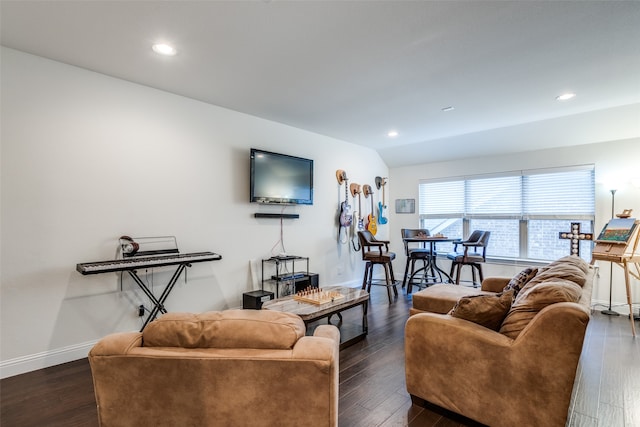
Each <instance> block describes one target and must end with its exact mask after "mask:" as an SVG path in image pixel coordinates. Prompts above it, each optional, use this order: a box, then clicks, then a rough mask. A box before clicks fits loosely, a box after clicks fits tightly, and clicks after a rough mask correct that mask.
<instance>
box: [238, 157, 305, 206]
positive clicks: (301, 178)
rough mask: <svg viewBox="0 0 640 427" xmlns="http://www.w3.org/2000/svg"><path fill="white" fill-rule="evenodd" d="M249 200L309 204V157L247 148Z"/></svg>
mask: <svg viewBox="0 0 640 427" xmlns="http://www.w3.org/2000/svg"><path fill="white" fill-rule="evenodd" d="M250 194H251V202H255V203H270V204H289V205H312V204H313V160H310V159H303V158H302V157H294V156H289V155H286V154H278V153H272V152H270V151H264V150H259V149H257V148H252V149H251V189H250Z"/></svg>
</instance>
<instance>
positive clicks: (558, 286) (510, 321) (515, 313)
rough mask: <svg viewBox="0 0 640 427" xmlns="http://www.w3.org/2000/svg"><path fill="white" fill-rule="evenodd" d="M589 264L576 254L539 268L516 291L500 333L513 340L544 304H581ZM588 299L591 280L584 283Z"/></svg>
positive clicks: (545, 305) (590, 278)
mask: <svg viewBox="0 0 640 427" xmlns="http://www.w3.org/2000/svg"><path fill="white" fill-rule="evenodd" d="M592 276H593V274H592V271H590V267H589V264H587V263H586V262H585V261H584V260H583V259H582V258H579V257H577V256H566V257H564V258H560V259H559V260H556V261H553V262H551V263H550V264H547V265H546V266H544V267H541V268H540V269H538V273H537V274H536V276H535V277H534V278H533V279H531V280H530V281H529V282H528V283H527V284H526V285H525V286H524V288H522V290H521V291H520V292H519V293H518V295H517V296H516V298H515V300H514V301H513V303H512V305H511V309H510V310H509V313H508V314H507V316H506V317H505V319H504V320H503V322H502V326H501V327H500V333H501V334H504V335H506V336H508V337H510V338H513V339H515V338H516V337H518V335H519V334H520V332H522V330H523V329H524V328H525V327H526V326H527V325H528V324H529V322H530V321H531V320H532V319H533V318H534V317H535V316H536V315H537V314H538V313H539V312H540V311H541V310H542V309H543V308H545V307H547V306H549V305H551V304H555V303H559V302H573V303H580V304H583V303H584V302H585V301H586V300H587V298H586V297H584V298H583V293H584V292H583V291H584V289H583V287H584V286H585V284H587V281H588V280H593V277H592ZM587 288H588V289H587V293H588V300H589V301H590V298H591V283H588V284H587Z"/></svg>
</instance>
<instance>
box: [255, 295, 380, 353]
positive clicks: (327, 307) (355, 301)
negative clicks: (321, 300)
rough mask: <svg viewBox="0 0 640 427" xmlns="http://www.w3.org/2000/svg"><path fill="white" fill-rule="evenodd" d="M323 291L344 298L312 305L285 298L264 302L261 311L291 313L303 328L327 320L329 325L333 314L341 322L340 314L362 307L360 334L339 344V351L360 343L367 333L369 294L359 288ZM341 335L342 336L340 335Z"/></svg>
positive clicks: (291, 296) (291, 297)
mask: <svg viewBox="0 0 640 427" xmlns="http://www.w3.org/2000/svg"><path fill="white" fill-rule="evenodd" d="M322 289H323V290H325V291H337V292H340V293H341V294H342V295H344V296H345V298H344V299H341V300H340V301H336V302H329V303H326V304H320V305H316V304H312V303H307V302H300V301H296V300H294V298H293V295H289V296H287V297H283V298H278V299H274V300H271V301H266V302H265V303H264V304H262V309H263V310H275V311H283V312H287V313H293V314H297V315H298V316H300V318H301V319H302V320H303V321H304V324H305V326H307V327H308V326H309V324H311V323H313V322H315V321H317V320H320V319H323V318H325V317H326V318H327V322H328V323H330V320H331V316H333V315H334V314H335V315H337V316H338V318H339V319H340V322H342V314H341V313H342V312H343V311H345V310H348V309H350V308H353V307H357V306H359V305H361V306H362V332H361V333H360V334H358V335H355V336H353V337H350V338H347V339H345V340H344V341H342V338H343V337H342V336H341V342H340V349H341V350H342V349H343V348H345V347H348V346H350V345H353V344H355V343H356V342H358V341H362V340H363V339H364V338H365V337H366V336H367V333H368V332H369V325H368V322H367V310H368V307H369V293H368V292H367V291H365V290H362V289H359V288H348V287H344V286H329V287H323V288H322ZM341 335H342V334H341Z"/></svg>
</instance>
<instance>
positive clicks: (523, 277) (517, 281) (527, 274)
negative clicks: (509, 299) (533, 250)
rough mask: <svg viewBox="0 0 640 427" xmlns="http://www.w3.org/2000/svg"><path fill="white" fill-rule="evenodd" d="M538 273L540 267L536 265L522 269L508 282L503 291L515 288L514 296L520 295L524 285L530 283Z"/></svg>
mask: <svg viewBox="0 0 640 427" xmlns="http://www.w3.org/2000/svg"><path fill="white" fill-rule="evenodd" d="M537 273H538V269H537V268H535V267H527V268H525V269H524V270H522V271H521V272H520V273H518V274H516V275H515V276H514V277H513V279H511V280H510V281H509V283H507V286H505V287H504V289H503V291H509V290H513V291H514V292H513V296H514V298H515V296H516V295H518V292H520V291H521V290H522V288H524V286H525V285H526V284H527V283H529V281H530V280H531V279H533V278H534V277H535V275H536V274H537Z"/></svg>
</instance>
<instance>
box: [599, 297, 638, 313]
mask: <svg viewBox="0 0 640 427" xmlns="http://www.w3.org/2000/svg"><path fill="white" fill-rule="evenodd" d="M608 308H609V300H606V301H603V300H591V309H592V310H593V311H602V310H605V309H608ZM611 310H612V311H615V312H616V313H619V314H621V315H623V316H629V304H627V303H622V302H615V301H613V302H612V303H611ZM633 310H634V313H636V312H637V310H638V306H637V304H633Z"/></svg>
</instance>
